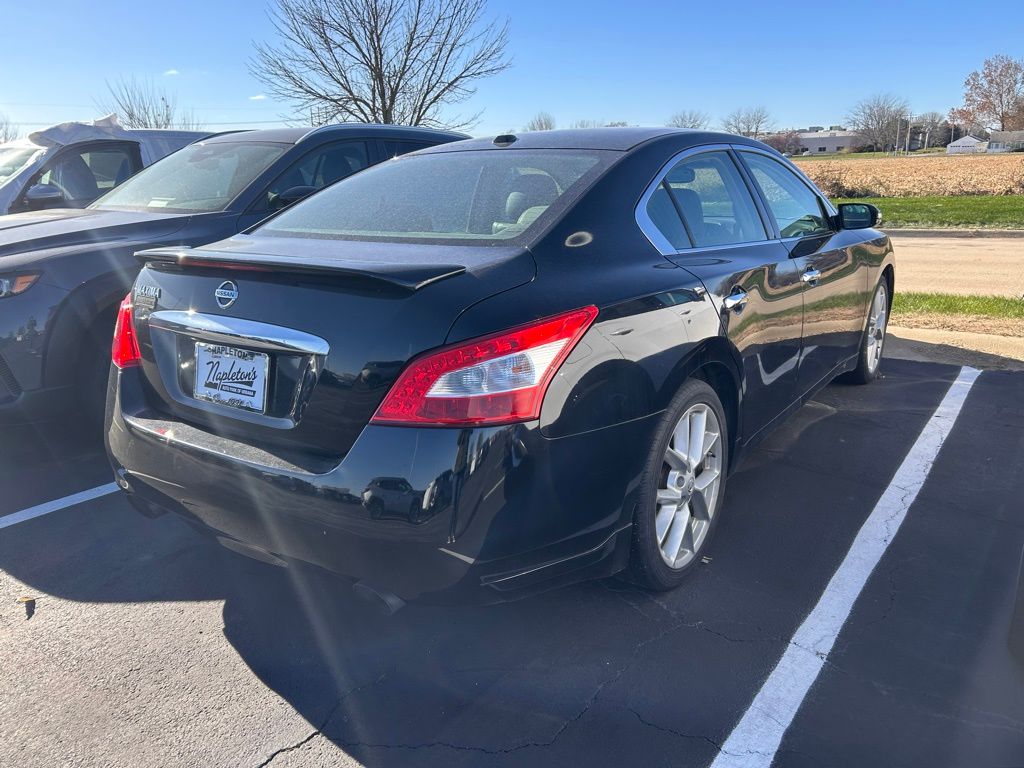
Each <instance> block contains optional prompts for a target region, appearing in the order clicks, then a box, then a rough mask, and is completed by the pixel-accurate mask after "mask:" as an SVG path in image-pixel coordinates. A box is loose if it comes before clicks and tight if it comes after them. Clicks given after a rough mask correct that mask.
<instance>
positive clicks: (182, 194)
mask: <svg viewBox="0 0 1024 768" xmlns="http://www.w3.org/2000/svg"><path fill="white" fill-rule="evenodd" d="M287 148H288V145H287V144H270V143H267V144H261V143H257V142H254V141H245V142H242V141H240V142H237V143H233V142H215V143H212V144H190V145H189V146H187V147H185V148H184V149H180V150H178V151H177V152H175V153H174V154H172V155H168V156H167V157H165V158H164V159H163V160H160V161H159V162H156V163H154V164H153V165H151V166H149V167H148V168H146V169H144V170H142V171H141V172H139V173H138V174H136V175H135V176H133V177H132V178H130V179H128V180H127V181H126V182H124V183H123V184H122V185H121V186H119V187H116V188H114V189H113V190H112V191H111V192H109V193H108V194H106V195H104V196H103V197H101V198H100V199H99V200H97V201H96V202H95V203H93V204H92V205H90V206H89V207H90V208H99V209H100V210H104V211H106V210H115V211H167V212H170V213H209V212H211V211H221V210H223V209H224V208H226V207H227V206H228V204H229V203H230V202H231V201H232V200H234V199H235V197H237V196H238V194H239V193H240V192H241V191H242V190H243V189H245V188H246V187H247V186H249V184H251V183H252V181H253V179H255V178H256V177H257V176H259V175H260V174H261V173H263V171H265V170H266V169H267V167H268V166H269V165H270V164H271V163H273V162H274V161H275V160H277V158H279V157H280V156H281V155H282V154H284V152H285V150H286V149H287Z"/></svg>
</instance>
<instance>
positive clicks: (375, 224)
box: [260, 149, 619, 242]
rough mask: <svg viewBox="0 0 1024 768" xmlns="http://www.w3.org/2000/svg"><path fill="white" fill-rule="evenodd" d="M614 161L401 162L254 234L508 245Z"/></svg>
mask: <svg viewBox="0 0 1024 768" xmlns="http://www.w3.org/2000/svg"><path fill="white" fill-rule="evenodd" d="M618 156H619V153H617V152H603V151H595V150H572V151H569V150H560V149H548V150H506V151H496V150H481V151H465V152H441V153H437V154H426V155H411V156H406V157H402V158H399V159H397V160H393V161H390V162H387V163H383V164H381V165H378V166H375V167H374V168H371V169H369V170H367V171H364V172H362V173H360V174H356V175H355V176H352V177H351V178H349V179H346V180H344V181H341V182H339V183H337V184H335V185H334V186H332V187H330V188H328V189H326V190H324V191H323V192H321V193H319V194H317V195H314V196H313V197H311V198H309V199H308V200H306V201H304V202H302V203H300V204H298V205H296V206H295V207H293V208H290V209H288V210H287V211H285V212H284V213H282V214H281V215H279V216H277V217H275V218H274V219H272V220H271V221H269V222H267V224H266V225H265V226H263V227H261V229H260V231H261V232H262V233H265V234H270V235H281V236H293V237H294V236H297V237H329V238H340V239H353V240H395V239H398V240H414V241H415V240H422V241H429V242H436V241H441V240H450V241H458V242H467V241H478V242H496V241H509V240H513V239H516V238H519V237H521V236H522V237H526V236H527V235H528V233H530V232H531V231H533V230H535V229H537V228H538V227H541V226H543V222H544V221H550V220H551V219H552V218H553V217H554V216H557V215H558V213H559V212H561V211H564V210H565V209H566V208H567V207H568V205H569V204H570V203H571V202H572V201H573V200H575V199H576V198H577V197H578V196H579V194H580V193H581V192H582V190H583V189H585V188H586V186H587V185H588V184H589V183H590V181H592V180H593V179H594V178H596V176H597V175H598V174H599V173H600V172H601V171H602V170H603V169H604V168H607V167H608V165H609V164H610V163H611V162H612V161H613V160H614V159H616V158H617V157H618Z"/></svg>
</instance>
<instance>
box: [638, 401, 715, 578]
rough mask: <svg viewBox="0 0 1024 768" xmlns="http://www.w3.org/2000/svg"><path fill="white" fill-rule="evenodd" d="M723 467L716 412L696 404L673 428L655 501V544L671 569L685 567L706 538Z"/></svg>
mask: <svg viewBox="0 0 1024 768" xmlns="http://www.w3.org/2000/svg"><path fill="white" fill-rule="evenodd" d="M722 470H723V467H722V430H721V427H720V425H719V422H718V417H717V416H716V415H715V411H714V410H713V409H712V408H711V407H710V406H709V405H707V404H705V403H696V404H694V405H692V406H690V408H688V409H687V410H686V412H685V413H684V414H683V415H682V416H681V417H680V419H679V421H678V422H677V423H676V426H675V428H674V429H673V430H672V437H671V438H670V440H669V444H668V447H667V448H666V449H665V458H664V461H663V463H662V471H661V484H660V485H659V487H658V491H657V497H656V500H655V517H654V529H655V535H656V536H657V539H658V549H659V550H660V552H661V557H662V559H663V560H664V561H665V563H666V564H667V565H668V566H669V567H670V568H674V569H680V568H683V567H684V566H686V565H687V564H688V563H689V562H690V561H691V560H693V558H694V557H695V556H696V554H697V552H699V551H700V548H701V545H702V544H703V543H704V539H705V538H707V535H708V531H709V529H710V528H711V518H712V515H714V514H715V509H716V502H717V501H718V491H719V488H720V486H721V479H722Z"/></svg>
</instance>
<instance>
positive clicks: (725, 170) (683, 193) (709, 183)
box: [647, 151, 768, 250]
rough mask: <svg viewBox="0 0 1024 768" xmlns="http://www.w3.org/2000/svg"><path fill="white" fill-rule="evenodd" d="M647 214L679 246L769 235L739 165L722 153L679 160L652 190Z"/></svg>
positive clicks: (751, 239) (747, 240)
mask: <svg viewBox="0 0 1024 768" xmlns="http://www.w3.org/2000/svg"><path fill="white" fill-rule="evenodd" d="M647 215H648V217H649V218H650V220H651V222H652V223H653V224H654V225H655V226H656V227H657V228H658V230H659V231H660V232H661V234H662V235H663V236H664V237H665V239H666V240H668V242H669V243H670V244H671V245H672V246H673V247H674V248H676V249H677V250H682V249H684V248H687V247H695V248H701V247H706V246H716V245H734V244H738V243H750V242H757V241H761V240H766V239H767V238H768V234H767V232H766V231H765V228H764V224H763V223H762V221H761V218H760V216H759V215H758V213H757V207H756V206H755V205H754V199H753V198H752V197H751V195H750V191H749V190H748V189H747V186H746V184H745V183H744V181H743V177H742V176H741V175H740V172H739V169H738V168H737V167H736V164H735V163H734V162H733V160H732V158H731V157H730V156H729V154H728V152H724V151H712V152H702V153H700V154H697V155H692V156H690V157H687V158H684V159H683V160H680V161H679V162H678V163H676V165H674V166H673V167H672V169H671V170H670V171H669V172H668V173H667V174H666V175H665V178H664V179H663V180H662V182H661V183H660V184H659V185H658V187H657V188H656V189H655V190H654V192H653V193H652V194H651V197H650V199H649V200H648V202H647Z"/></svg>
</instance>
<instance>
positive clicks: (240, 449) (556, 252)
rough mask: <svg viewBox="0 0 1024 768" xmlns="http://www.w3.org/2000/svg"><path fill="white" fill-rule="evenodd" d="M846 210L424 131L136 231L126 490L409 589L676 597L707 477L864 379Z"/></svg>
mask: <svg viewBox="0 0 1024 768" xmlns="http://www.w3.org/2000/svg"><path fill="white" fill-rule="evenodd" d="M876 222H877V211H876V210H875V209H873V208H871V207H870V206H864V205H851V206H845V207H843V206H841V207H840V210H837V209H835V208H833V207H832V206H831V204H830V203H829V202H828V201H827V200H826V199H825V198H824V197H823V196H822V195H821V194H820V193H819V192H818V191H817V190H816V189H815V188H814V186H813V185H812V184H811V183H810V182H809V181H807V179H806V178H805V177H803V176H802V175H801V174H800V173H799V171H798V170H797V169H796V168H795V167H794V166H793V165H792V164H790V163H789V162H788V161H787V160H785V159H784V158H783V157H782V156H781V155H779V154H778V153H777V152H774V151H773V150H771V149H769V148H768V147H765V146H764V145H762V144H759V143H757V142H754V141H751V140H748V139H744V138H741V137H735V136H726V135H723V134H709V133H702V132H686V131H669V130H653V129H652V130H648V129H609V130H592V131H566V132H558V131H554V132H548V133H541V134H524V135H521V136H518V137H516V136H502V137H498V138H497V139H494V140H493V141H491V140H474V141H467V142H458V143H455V144H449V145H444V146H440V147H435V148H431V149H429V150H426V151H423V152H419V153H415V154H413V155H408V156H405V157H402V158H399V159H397V160H394V161H391V162H388V163H384V164H382V165H380V166H377V167H374V168H372V169H369V170H367V171H364V172H363V173H360V174H358V175H355V176H353V177H351V178H349V179H347V180H345V181H342V182H340V183H338V184H337V185H335V186H333V187H331V188H329V189H327V190H325V191H323V192H321V193H318V194H317V195H315V196H313V197H311V198H309V199H308V200H306V201H304V202H302V203H300V204H298V205H296V206H294V207H293V208H291V209H289V210H287V211H284V212H283V213H281V214H279V215H278V216H276V217H274V218H273V219H271V220H269V221H268V222H266V223H264V224H263V225H261V226H260V227H259V228H257V229H255V230H253V231H251V232H249V233H247V234H243V235H239V236H237V237H233V238H231V239H229V240H225V241H222V242H220V243H216V244H213V245H210V246H204V247H202V248H196V249H176V250H175V249H167V250H152V251H147V252H143V253H141V254H140V255H139V257H140V259H141V260H142V261H143V262H144V264H145V267H144V268H143V270H142V272H141V274H140V276H139V278H138V281H137V282H136V285H135V287H134V290H133V292H132V293H131V294H129V296H127V297H126V298H125V302H124V304H123V305H122V307H121V312H120V317H119V320H118V326H117V331H116V337H115V340H114V348H113V362H114V368H113V369H112V375H111V377H110V382H109V395H108V404H107V442H108V448H109V453H110V456H111V460H112V463H113V465H114V469H115V472H116V475H117V479H118V482H119V484H120V485H121V487H122V488H123V489H124V490H125V491H126V492H127V493H128V494H129V497H130V498H131V499H132V501H133V503H134V504H135V505H136V506H137V507H138V508H139V509H140V510H141V511H143V512H145V513H146V514H149V515H155V514H160V513H162V512H165V511H172V512H174V513H177V514H179V515H182V516H184V517H185V518H187V519H188V520H189V521H190V522H192V523H193V524H195V525H196V526H197V527H198V528H200V529H201V530H203V531H206V532H209V533H210V534H211V535H214V536H217V537H219V538H220V539H221V540H222V541H223V542H224V543H225V544H227V545H228V546H229V547H231V548H233V549H235V550H237V551H242V552H245V553H248V554H252V555H254V556H257V557H262V558H263V559H272V560H274V561H275V562H285V563H289V562H301V563H311V564H314V565H316V566H320V567H321V568H324V569H327V570H328V571H331V572H334V573H336V574H341V575H344V576H347V577H350V578H352V579H354V580H357V581H358V582H360V583H361V584H362V585H363V586H364V587H365V588H366V589H368V590H372V591H374V592H376V593H378V594H382V595H386V596H388V597H389V598H390V597H393V596H397V597H400V598H401V599H404V600H408V599H414V598H426V597H430V598H442V597H443V598H445V599H447V598H449V597H452V596H457V595H464V594H467V593H471V594H473V596H474V597H476V598H480V597H481V596H482V597H484V598H492V599H501V598H507V597H511V596H520V595H523V594H528V593H530V592H533V591H536V590H538V589H541V588H547V587H550V586H554V585H558V584H564V583H567V582H570V581H576V580H579V579H583V578H589V577H595V576H607V575H610V574H614V573H616V572H619V571H623V570H627V569H628V571H629V573H630V575H631V577H632V578H633V579H634V580H635V581H637V582H639V583H640V584H643V585H645V586H647V587H649V588H653V589H668V588H672V587H674V586H676V585H678V584H679V583H680V582H681V580H682V579H683V577H684V576H685V575H686V574H687V572H688V571H690V570H691V569H692V568H693V567H695V566H696V565H697V564H699V562H700V559H701V553H702V552H703V551H704V548H705V547H706V546H707V544H708V542H709V540H710V536H711V534H712V532H713V529H714V526H715V524H716V521H717V519H718V517H719V515H718V512H719V510H720V509H721V506H722V500H723V497H724V494H725V485H726V479H727V475H728V471H729V469H730V468H731V467H732V466H734V465H735V463H736V462H737V460H738V459H739V457H740V456H741V455H742V453H743V451H744V450H745V449H747V448H748V447H749V446H751V445H753V444H754V443H755V442H756V441H757V440H759V439H760V438H761V437H762V436H763V435H764V434H766V433H767V431H768V430H769V429H770V428H771V427H772V426H773V425H775V424H777V423H778V422H779V421H780V420H781V419H782V418H783V417H784V416H785V415H787V414H789V413H791V412H792V411H793V410H795V409H796V408H798V407H799V406H800V405H801V403H803V402H805V401H806V399H807V398H809V397H810V396H811V395H812V394H814V392H816V391H817V390H818V389H819V388H820V387H822V386H824V385H825V384H826V383H828V381H830V380H831V379H832V378H833V377H834V376H836V375H839V374H844V373H845V374H848V375H849V376H850V377H851V378H854V379H856V380H857V381H860V382H863V383H866V382H868V381H870V380H871V379H873V378H874V377H875V376H876V375H877V372H878V368H879V363H880V360H881V353H882V345H883V343H884V338H885V325H886V317H887V315H888V309H889V303H890V301H891V296H892V286H893V263H892V251H891V247H890V245H889V242H888V239H887V238H886V237H885V236H884V235H883V234H881V233H880V232H878V231H876V230H875V229H872V227H873V226H874V225H875V223H876Z"/></svg>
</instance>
